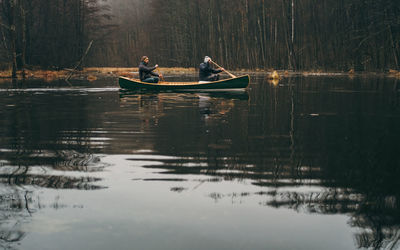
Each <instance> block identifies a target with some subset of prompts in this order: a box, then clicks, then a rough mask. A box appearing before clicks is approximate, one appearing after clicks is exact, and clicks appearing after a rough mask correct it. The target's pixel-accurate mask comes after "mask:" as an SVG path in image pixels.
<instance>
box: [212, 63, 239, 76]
mask: <svg viewBox="0 0 400 250" xmlns="http://www.w3.org/2000/svg"><path fill="white" fill-rule="evenodd" d="M210 62H212V63H213V64H214V65H215V66H217V67H218V68H222V67H221V66H219V65H218V64H217V63H215V62H214V61H212V60H210ZM224 71H225V72H226V73H227V74H228V75H229V76H230V77H232V78H236V76H235V75H234V74H232V73H230V72H228V71H227V70H224Z"/></svg>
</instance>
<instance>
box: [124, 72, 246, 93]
mask: <svg viewBox="0 0 400 250" xmlns="http://www.w3.org/2000/svg"><path fill="white" fill-rule="evenodd" d="M118 82H119V85H120V87H121V88H123V89H140V88H143V89H171V90H173V89H186V88H189V89H197V88H198V89H227V88H234V89H235V88H239V89H245V88H246V87H247V86H248V84H249V82H250V76H249V75H243V76H238V77H235V78H227V79H222V80H218V81H212V82H159V83H147V82H142V81H140V80H138V79H131V78H128V77H123V76H120V77H119V80H118Z"/></svg>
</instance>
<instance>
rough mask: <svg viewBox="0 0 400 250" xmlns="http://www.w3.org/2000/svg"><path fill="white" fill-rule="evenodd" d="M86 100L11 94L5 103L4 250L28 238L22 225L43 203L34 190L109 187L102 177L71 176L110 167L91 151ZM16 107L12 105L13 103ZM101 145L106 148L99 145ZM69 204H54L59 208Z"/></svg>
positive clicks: (0, 130)
mask: <svg viewBox="0 0 400 250" xmlns="http://www.w3.org/2000/svg"><path fill="white" fill-rule="evenodd" d="M86 99H87V97H82V98H80V97H79V96H68V95H63V96H62V98H61V96H60V95H57V94H54V95H34V94H32V92H21V93H18V92H11V93H10V94H9V95H5V96H2V98H1V99H0V105H1V107H2V108H3V107H6V108H4V109H2V110H0V114H1V116H2V119H1V120H0V144H1V146H0V248H2V247H3V248H11V249H12V248H14V247H15V246H17V244H18V242H20V241H21V240H22V239H23V237H24V236H25V234H26V233H25V231H24V230H23V228H22V226H23V225H24V224H26V223H27V222H29V221H30V217H31V216H32V215H33V214H34V213H35V212H36V211H37V210H39V209H40V208H42V207H44V206H45V205H44V204H41V203H40V199H39V197H37V198H36V199H35V198H34V196H35V193H34V192H33V191H29V190H30V189H31V187H41V188H54V189H84V190H93V189H99V188H104V187H102V186H100V185H96V184H94V183H96V182H98V181H100V180H101V179H99V178H95V177H91V176H84V177H77V176H69V175H68V173H67V172H66V171H74V172H77V171H78V172H83V173H90V172H93V171H101V170H102V169H103V168H104V167H105V166H104V164H102V163H101V162H100V158H99V157H98V156H95V155H94V154H92V153H91V152H92V151H94V150H91V147H95V146H97V145H98V144H100V143H102V141H92V139H91V136H92V134H91V132H90V130H89V129H88V128H90V127H91V125H90V121H89V120H88V118H87V116H88V114H87V111H86V110H87V106H88V103H87V101H86ZM10 104H12V105H10ZM100 146H101V144H100ZM63 206H65V205H62V204H59V203H58V201H56V202H55V203H54V208H55V209H56V208H62V207H63Z"/></svg>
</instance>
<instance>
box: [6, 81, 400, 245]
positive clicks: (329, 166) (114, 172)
mask: <svg viewBox="0 0 400 250" xmlns="http://www.w3.org/2000/svg"><path fill="white" fill-rule="evenodd" d="M399 89H400V87H399V81H398V80H396V79H392V78H383V77H354V78H348V77H345V76H336V77H327V76H326V77H293V78H286V79H283V80H281V81H280V82H279V83H270V82H268V81H267V80H265V79H264V78H263V77H262V76H257V75H252V79H251V84H250V87H249V88H248V89H247V90H246V91H244V92H195V91H191V92H161V93H157V92H150V93H149V92H125V91H121V90H120V89H119V88H118V86H117V83H116V80H114V79H111V80H99V81H95V82H85V81H80V82H72V83H71V84H70V85H69V84H67V83H65V82H52V83H45V82H40V81H37V82H23V83H21V82H20V83H17V84H12V83H8V82H2V83H0V200H1V203H0V204H1V205H0V247H3V248H11V249H357V248H388V249H398V248H399V244H400V243H399V239H400V228H399V226H400V216H399V214H400V211H399V210H400V206H399V203H400V199H399V198H400V193H399V190H400V184H399V183H400V182H399V177H400V168H399V166H400V164H399V163H400V152H399V151H400V150H399V147H398V142H399V141H400V103H399V101H400V98H399V93H400V91H399Z"/></svg>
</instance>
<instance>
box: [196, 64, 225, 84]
mask: <svg viewBox="0 0 400 250" xmlns="http://www.w3.org/2000/svg"><path fill="white" fill-rule="evenodd" d="M221 72H222V70H216V69H213V68H211V66H210V63H204V62H203V63H200V67H199V80H200V81H207V79H208V77H209V76H211V74H218V73H221Z"/></svg>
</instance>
